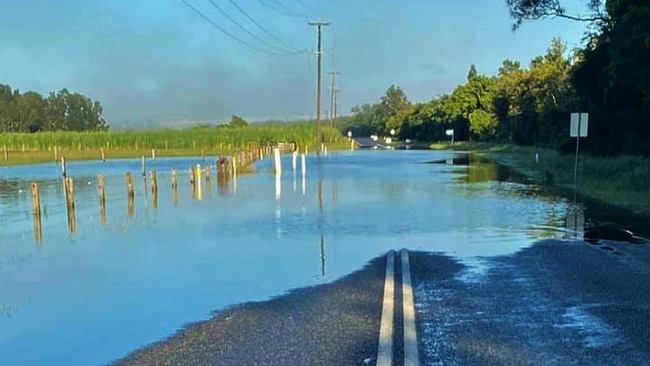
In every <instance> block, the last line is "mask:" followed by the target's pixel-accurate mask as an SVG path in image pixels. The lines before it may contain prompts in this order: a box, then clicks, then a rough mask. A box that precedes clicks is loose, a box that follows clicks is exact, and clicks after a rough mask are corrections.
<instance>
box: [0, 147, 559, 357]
mask: <svg viewBox="0 0 650 366" xmlns="http://www.w3.org/2000/svg"><path fill="white" fill-rule="evenodd" d="M451 158H452V153H451V152H434V151H349V152H337V153H336V154H330V155H327V156H322V157H321V158H320V159H317V157H315V156H308V157H307V172H306V174H305V178H304V180H303V178H302V174H301V172H300V161H298V164H297V165H298V172H297V173H296V174H294V173H293V171H292V166H291V165H292V164H291V157H290V156H285V157H283V175H282V178H281V181H280V182H279V183H280V187H277V184H278V183H277V182H276V179H275V177H274V176H273V175H272V170H271V168H272V159H269V158H267V159H265V160H263V161H261V162H258V163H257V165H256V167H257V170H258V174H254V175H247V176H241V177H239V178H238V179H237V180H236V181H230V182H229V183H228V185H227V186H226V187H224V186H221V187H219V186H218V185H217V183H216V181H217V180H216V177H215V176H214V173H213V177H212V183H211V184H206V183H205V182H203V183H202V187H201V194H200V197H192V195H191V193H190V189H189V184H188V182H187V172H188V167H189V166H190V165H191V164H197V163H200V158H182V159H158V160H155V161H150V162H149V163H148V168H150V169H151V168H155V169H156V171H157V172H158V181H159V193H158V207H157V209H153V208H152V202H151V198H152V197H151V193H150V192H149V189H148V186H146V187H145V186H144V183H143V182H142V179H141V177H139V172H140V161H139V160H135V159H132V160H114V161H107V162H106V163H100V162H74V163H69V165H68V171H69V175H70V176H71V177H73V179H74V180H75V199H76V223H77V231H76V233H75V234H74V235H70V234H69V232H68V228H67V221H66V209H65V205H64V195H63V189H62V184H61V180H60V178H59V175H60V170H59V167H58V166H57V165H56V164H43V165H36V166H25V167H10V168H6V167H3V168H0V227H1V229H0V359H2V360H3V361H2V363H3V364H7V365H9V364H50V365H52V364H65V365H77V364H79V365H81V364H83V365H87V364H101V363H105V362H108V361H111V360H113V359H116V358H119V357H122V356H124V355H126V354H127V353H128V352H130V351H132V350H134V349H136V348H138V347H141V346H143V345H145V344H147V343H150V342H153V341H156V340H159V339H160V338H163V337H165V336H168V335H170V334H171V333H173V332H174V331H175V330H177V329H179V328H180V327H182V326H183V325H184V324H187V323H188V322H193V321H198V320H202V319H206V318H208V317H209V316H210V314H211V311H212V310H219V309H223V308H224V307H226V306H228V305H232V304H235V303H240V302H245V301H253V300H264V299H268V298H269V297H272V296H277V295H281V294H283V293H285V292H286V291H287V290H289V289H291V288H296V287H302V286H310V285H314V284H319V283H323V282H329V281H332V280H334V279H337V278H339V277H341V276H343V275H345V274H348V273H349V272H352V271H354V270H357V269H359V268H360V267H362V266H363V265H364V264H365V263H366V262H367V261H369V260H370V259H372V258H374V257H376V256H379V255H382V254H383V253H385V252H386V251H387V250H390V249H400V248H409V249H414V250H425V251H432V252H442V253H446V254H448V255H452V256H454V257H456V258H458V259H459V260H462V261H464V262H465V263H469V264H474V265H476V264H477V263H480V258H481V257H486V256H497V255H508V254H512V253H514V252H516V251H517V250H519V249H521V248H524V247H526V246H529V245H531V244H532V243H533V242H534V241H535V240H538V239H540V238H549V237H552V238H557V237H559V236H561V235H562V231H561V227H562V226H563V225H564V221H565V212H566V207H567V204H566V202H565V201H564V200H563V199H561V198H558V197H544V196H542V195H541V194H540V190H539V189H538V188H536V187H535V186H531V185H526V184H523V183H521V180H520V179H519V178H518V177H516V176H513V175H511V174H510V173H509V172H508V171H507V170H504V169H503V168H502V167H500V166H498V165H496V164H493V163H490V162H485V161H480V160H478V159H471V160H470V161H469V165H453V164H422V163H423V162H427V161H432V160H441V159H442V160H445V161H447V162H448V163H451ZM318 160H320V164H318V163H317V161H318ZM171 167H176V169H177V170H178V171H179V174H178V175H179V188H178V200H177V202H174V201H173V199H172V190H171V188H170V184H169V183H170V169H171ZM127 171H131V172H133V173H135V174H136V193H135V195H136V197H135V212H134V214H133V216H132V217H129V216H128V215H127V205H126V189H125V185H124V174H125V173H126V172H127ZM98 173H102V174H104V175H105V176H106V181H107V182H106V195H107V202H106V224H105V225H102V223H101V220H100V215H99V204H98V199H97V186H96V175H97V174H98ZM32 179H36V180H37V181H39V184H40V187H41V203H42V206H43V208H42V210H43V217H42V227H43V239H42V243H41V244H40V245H37V244H36V243H35V240H34V234H33V229H32V228H33V226H32V215H31V196H30V194H29V182H30V181H31V180H32ZM148 183H149V182H147V184H148ZM278 188H279V190H278ZM277 193H280V195H279V196H277Z"/></svg>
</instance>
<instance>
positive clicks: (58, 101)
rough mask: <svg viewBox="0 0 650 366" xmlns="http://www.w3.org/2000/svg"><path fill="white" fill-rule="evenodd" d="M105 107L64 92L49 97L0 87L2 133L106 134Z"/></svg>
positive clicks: (5, 86)
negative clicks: (104, 132)
mask: <svg viewBox="0 0 650 366" xmlns="http://www.w3.org/2000/svg"><path fill="white" fill-rule="evenodd" d="M102 113H103V110H102V106H101V105H100V104H99V102H97V101H93V100H91V99H90V98H88V97H85V96H83V95H81V94H79V93H71V92H70V91H68V90H67V89H61V90H60V91H57V92H52V93H50V94H49V95H48V96H47V97H44V96H42V95H41V94H39V93H36V92H33V91H28V92H26V93H22V94H21V93H20V91H19V90H17V89H16V90H12V88H11V86H9V85H2V84H0V132H27V133H33V132H39V131H60V130H62V131H89V130H106V129H108V126H107V124H106V121H105V120H104V117H103V116H102Z"/></svg>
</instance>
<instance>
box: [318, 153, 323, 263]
mask: <svg viewBox="0 0 650 366" xmlns="http://www.w3.org/2000/svg"><path fill="white" fill-rule="evenodd" d="M317 159H318V163H317V164H318V233H319V234H320V263H321V268H320V272H321V276H325V238H324V235H323V221H324V219H325V217H324V207H323V166H322V163H321V158H320V156H318V157H317Z"/></svg>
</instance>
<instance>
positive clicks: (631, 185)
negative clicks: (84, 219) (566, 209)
mask: <svg viewBox="0 0 650 366" xmlns="http://www.w3.org/2000/svg"><path fill="white" fill-rule="evenodd" d="M430 148H431V149H434V150H457V151H458V150H462V151H471V152H473V153H475V154H480V155H484V156H486V157H489V158H492V159H494V160H496V161H498V162H499V163H502V164H504V165H507V166H509V167H510V168H512V169H514V170H515V171H517V172H519V173H521V174H523V175H525V176H527V177H528V178H530V179H532V180H533V181H535V182H537V183H539V184H541V185H545V186H548V187H556V188H559V189H561V190H564V191H565V192H569V191H573V189H574V171H575V154H562V153H560V152H558V151H555V150H551V149H545V148H537V147H531V146H516V145H509V144H495V143H487V142H467V141H459V142H455V143H454V145H453V146H452V145H451V144H449V143H434V144H431V145H430ZM535 153H538V154H539V161H537V162H536V161H535ZM649 181H650V158H647V157H641V156H616V157H595V156H591V155H588V154H580V156H579V160H578V193H579V194H580V195H583V196H586V197H590V198H593V199H596V200H598V201H600V202H603V203H606V204H608V205H613V206H618V207H621V208H625V209H628V210H631V211H632V212H634V213H637V214H641V215H644V216H647V217H650V185H649V184H648V183H647V182H649Z"/></svg>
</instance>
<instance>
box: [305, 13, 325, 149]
mask: <svg viewBox="0 0 650 366" xmlns="http://www.w3.org/2000/svg"><path fill="white" fill-rule="evenodd" d="M309 25H312V26H315V27H316V29H317V32H318V33H317V36H318V50H317V51H316V55H317V56H318V61H317V68H316V126H317V131H318V140H319V141H320V140H321V136H320V105H321V103H320V101H321V96H320V94H321V63H322V60H321V58H322V56H323V51H322V44H321V38H322V37H321V34H322V32H321V28H322V27H324V26H328V25H330V23H326V22H309Z"/></svg>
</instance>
